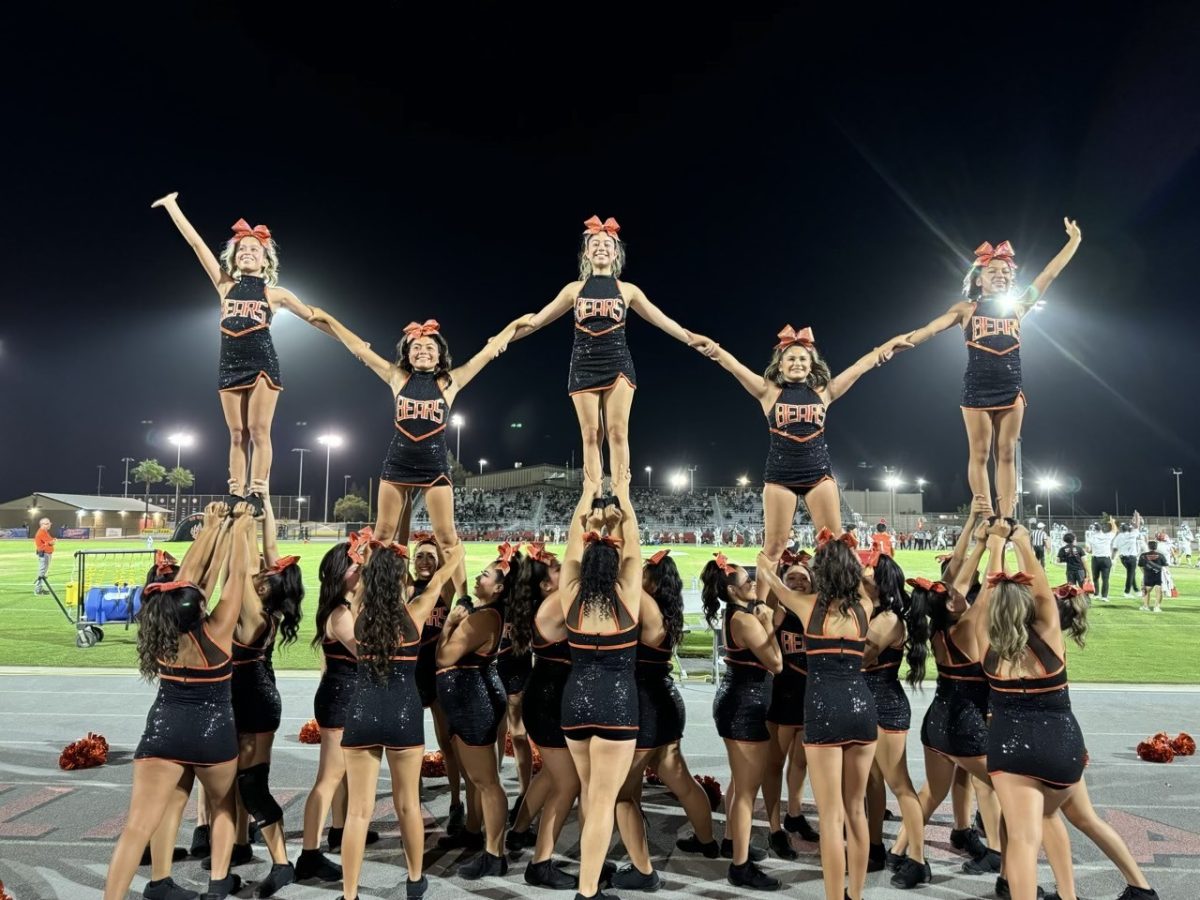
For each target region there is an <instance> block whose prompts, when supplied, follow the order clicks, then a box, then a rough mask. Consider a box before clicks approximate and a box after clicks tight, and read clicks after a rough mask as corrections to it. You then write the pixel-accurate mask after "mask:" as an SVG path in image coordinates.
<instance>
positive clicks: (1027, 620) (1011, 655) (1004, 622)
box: [988, 581, 1037, 663]
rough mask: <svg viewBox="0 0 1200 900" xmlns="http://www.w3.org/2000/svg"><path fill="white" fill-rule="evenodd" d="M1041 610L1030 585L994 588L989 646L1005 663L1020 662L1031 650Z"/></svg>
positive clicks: (1010, 585)
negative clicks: (1032, 630)
mask: <svg viewBox="0 0 1200 900" xmlns="http://www.w3.org/2000/svg"><path fill="white" fill-rule="evenodd" d="M1036 613H1037V607H1036V605H1035V604H1034V601H1033V591H1031V590H1030V589H1029V586H1028V585H1024V584H1016V583H1015V582H1012V581H1002V582H1000V584H998V585H996V586H995V587H993V588H992V594H991V603H990V604H989V605H988V643H989V644H990V645H991V647H992V649H993V650H995V651H996V654H997V655H998V656H999V657H1000V658H1001V659H1006V660H1008V661H1009V662H1014V663H1015V662H1017V661H1019V660H1020V659H1021V657H1022V655H1023V654H1024V653H1025V648H1026V647H1028V646H1029V629H1030V628H1032V627H1033V623H1034V620H1035V619H1036Z"/></svg>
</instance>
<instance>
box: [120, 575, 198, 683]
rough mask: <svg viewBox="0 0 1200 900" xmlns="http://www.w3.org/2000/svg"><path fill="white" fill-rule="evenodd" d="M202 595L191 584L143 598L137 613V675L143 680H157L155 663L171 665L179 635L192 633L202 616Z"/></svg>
mask: <svg viewBox="0 0 1200 900" xmlns="http://www.w3.org/2000/svg"><path fill="white" fill-rule="evenodd" d="M203 608H204V594H202V593H201V592H200V589H199V588H197V587H194V586H192V585H187V586H185V587H180V588H176V589H175V590H173V591H156V592H155V593H153V594H151V595H150V596H148V597H146V596H143V598H142V607H141V609H140V610H139V611H138V615H137V621H138V636H137V655H138V672H140V673H141V676H142V677H143V678H145V679H146V680H147V681H153V680H154V679H155V678H157V677H158V668H159V660H162V661H163V662H165V663H173V662H174V661H175V658H176V657H177V656H178V655H179V636H180V635H182V634H187V633H188V632H190V631H192V630H193V629H194V628H195V627H196V626H197V625H199V624H200V620H201V618H202V617H203V615H204V614H203V612H202V610H203Z"/></svg>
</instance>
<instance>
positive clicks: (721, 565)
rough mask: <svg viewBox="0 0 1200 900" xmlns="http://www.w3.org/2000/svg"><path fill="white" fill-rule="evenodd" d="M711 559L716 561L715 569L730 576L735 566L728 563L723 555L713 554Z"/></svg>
mask: <svg viewBox="0 0 1200 900" xmlns="http://www.w3.org/2000/svg"><path fill="white" fill-rule="evenodd" d="M713 558H714V559H715V560H716V561H717V568H718V569H720V570H721V571H722V572H724V573H725V574H726V575H732V574H733V570H734V568H735V566H734V565H733V564H732V563H731V562H730V561H729V557H727V556H726V555H725V554H724V553H714V554H713Z"/></svg>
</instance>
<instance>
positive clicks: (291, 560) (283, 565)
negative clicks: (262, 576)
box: [269, 556, 300, 575]
mask: <svg viewBox="0 0 1200 900" xmlns="http://www.w3.org/2000/svg"><path fill="white" fill-rule="evenodd" d="M298 562H300V557H298V556H281V557H279V559H277V560H275V565H273V566H271V568H270V570H269V571H271V572H274V573H275V574H276V575H278V574H279V573H280V572H282V571H283V570H284V569H287V568H290V567H291V566H294V565H295V564H296V563H298Z"/></svg>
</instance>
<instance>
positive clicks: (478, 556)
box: [0, 540, 1200, 684]
mask: <svg viewBox="0 0 1200 900" xmlns="http://www.w3.org/2000/svg"><path fill="white" fill-rule="evenodd" d="M158 546H160V547H162V548H163V549H166V550H169V551H171V552H172V553H173V554H174V555H175V556H177V557H180V558H182V557H183V555H184V553H185V552H186V551H187V548H188V546H190V545H188V544H170V543H163V544H159V545H158ZM329 546H330V545H329V544H300V543H290V542H285V543H284V544H282V545H281V546H280V548H279V549H280V552H281V553H284V554H288V553H293V554H296V555H298V556H300V557H301V562H300V566H301V568H302V570H303V572H304V580H305V585H306V588H307V593H308V597H307V601H306V605H307V606H308V607H309V611H308V614H307V615H306V617H305V620H304V622H303V624H302V625H301V628H300V640H299V641H298V642H297V643H296V644H295V645H293V646H291V647H289V648H287V649H286V650H282V651H281V652H276V654H275V665H276V667H277V668H279V669H314V670H315V669H316V668H318V656H317V653H316V652H315V651H314V650H313V649H311V648H310V647H309V645H308V641H309V640H310V639H311V638H312V613H311V609H312V606H311V604H312V603H313V602H314V601H315V599H316V594H317V567H318V564H319V563H320V560H321V557H322V556H323V555H324V554H325V552H326V551H327V550H328V549H329ZM144 547H145V545H144V544H142V543H140V542H136V541H134V542H130V541H66V540H62V541H59V542H58V552H56V553H55V555H54V562H53V564H52V565H51V569H50V583H51V584H52V585H53V587H54V589H55V590H56V591H57V592H58V595H59V597H60V598H62V599H63V601H64V603H65V602H66V596H67V592H66V585H67V582H68V581H70V580H71V579H72V578H74V573H75V566H74V559H73V554H74V553H75V551H77V550H89V551H97V550H106V549H107V550H137V549H143V548H144ZM552 549H557V550H559V551H561V547H557V548H552ZM723 549H724V552H725V553H726V554H727V555H728V556H729V557H730V558H731V559H732V560H734V561H735V562H740V563H744V564H752V563H753V562H754V559H755V556H756V555H757V549H755V548H742V549H737V548H723ZM494 553H495V548H494V546H493V545H491V544H470V545H468V550H467V573H468V577H473V576H474V574H475V573H476V572H478V571H479V570H480V569H482V568H483V567H484V566H486V565H487V564H488V563H489V562H491V561H492V560H493V559H494ZM711 553H712V551H711V550H710V549H708V548H704V547H695V546H678V547H673V548H672V551H671V555H672V558H673V559H674V560H675V562H676V564H677V565H678V566H679V570H680V573H681V575H682V576H683V580H684V585H685V586H689V587H690V586H693V585H694V579H697V578H698V576H699V574H700V569H701V568H702V567H703V566H704V564H705V563H706V562H707V561H708V560H709V559H711ZM647 555H648V553H647ZM935 555H936V554H935V553H934V552H933V551H912V550H910V551H899V552H898V553H897V557H896V558H897V562H899V563H900V565H901V566H902V567H903V568H904V571H905V574H906V575H908V576H910V577H912V576H916V575H924V576H926V577H934V576H936V574H937V571H938V567H937V562H936V560H935V559H934V557H935ZM148 560H149V557H138V562H139V565H140V566H141V568H140V571H138V572H133V571H131V568H130V567H129V566H128V565H126V566H125V567H123V568H121V569H118V568H117V564H116V563H115V562H114V563H104V562H98V563H95V564H94V567H95V571H96V573H97V576H98V577H99V576H102V575H105V574H107V575H108V579H107V580H109V581H112V580H117V579H119V580H140V579H141V578H142V577H143V576H144V574H145V569H146V568H148V565H149V563H148ZM1117 568H1118V569H1120V575H1119V580H1118V576H1117V572H1116V571H1114V573H1113V574H1114V586H1113V588H1112V590H1111V591H1110V600H1111V602H1110V603H1107V604H1104V603H1101V602H1099V601H1098V600H1097V601H1095V602H1094V603H1093V605H1092V608H1091V611H1090V614H1089V622H1090V626H1091V630H1090V631H1089V632H1088V644H1087V647H1086V648H1084V649H1079V648H1077V647H1075V645H1074V644H1071V645H1069V647H1070V649H1069V668H1070V672H1071V678H1072V680H1074V681H1079V682H1084V681H1087V682H1113V683H1129V684H1138V683H1181V684H1182V683H1191V682H1193V681H1194V680H1195V676H1194V674H1193V673H1194V671H1195V670H1194V668H1193V666H1194V657H1195V654H1194V650H1193V647H1194V644H1195V640H1196V638H1197V636H1200V571H1198V570H1196V569H1184V568H1178V569H1174V570H1173V574H1174V576H1175V581H1176V585H1177V587H1178V588H1179V591H1180V595H1181V596H1180V597H1179V598H1178V599H1164V601H1163V606H1164V612H1163V614H1162V615H1153V614H1150V613H1143V612H1140V611H1139V610H1138V606H1139V604H1140V601H1137V600H1132V599H1126V598H1124V597H1122V596H1121V590H1120V588H1121V587H1122V586H1123V585H1124V570H1123V569H1122V568H1121V567H1120V565H1119V564H1118V566H1117ZM36 574H37V557H36V556H35V555H34V553H33V543H32V541H0V665H23V666H29V665H33V666H85V667H91V668H105V667H125V668H128V667H133V666H135V665H136V655H135V651H134V648H135V643H136V640H137V633H136V628H130V630H129V631H125V628H124V625H123V624H121V623H110V624H109V625H106V626H105V628H104V634H105V637H104V640H103V641H102V642H101V643H99V644H97V645H96V646H95V647H92V648H90V649H86V650H81V649H78V648H77V647H76V646H75V629H74V626H72V625H70V624H68V622H67V620H66V619H65V618H64V617H63V614H62V612H61V611H60V610H59V609H58V607H57V606H56V605H55V603H54V600H53V599H52V598H51V597H49V596H40V597H39V596H34V595H33V592H32V584H33V579H34V577H35V575H36ZM1050 580H1051V583H1052V584H1059V583H1061V582H1062V581H1064V580H1065V579H1064V576H1063V571H1062V567H1061V566H1058V565H1051V566H1050ZM94 583H96V584H99V583H101V581H99V580H97V581H96V582H94ZM696 586H698V584H696ZM68 609H69V611H70V612H71V613H72V615H74V608H73V607H72V606H68ZM688 620H689V624H690V625H692V626H693V628H696V629H697V630H696V631H694V632H693V633H692V634H690V635H688V636H687V638H686V640H685V644H684V647H683V648H682V653H683V655H685V656H707V655H710V654H711V652H712V636H711V634H709V633H707V632H706V631H702V630H699V629H701V628H703V626H702V624H701V617H700V616H697V615H690V616H689V617H688ZM929 674H930V677H931V678H932V675H933V670H932V664H931V665H930V671H929Z"/></svg>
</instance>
